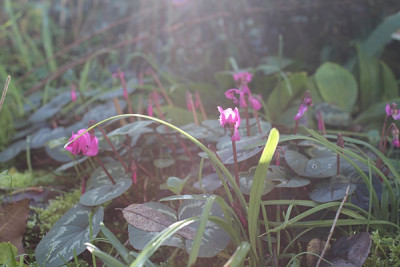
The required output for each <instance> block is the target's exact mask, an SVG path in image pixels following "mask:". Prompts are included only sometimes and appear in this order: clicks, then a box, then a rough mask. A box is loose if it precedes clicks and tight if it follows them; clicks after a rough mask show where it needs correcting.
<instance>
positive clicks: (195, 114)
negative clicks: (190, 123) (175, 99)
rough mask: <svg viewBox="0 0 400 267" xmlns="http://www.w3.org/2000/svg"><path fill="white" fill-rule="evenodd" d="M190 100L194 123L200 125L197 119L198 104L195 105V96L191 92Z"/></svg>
mask: <svg viewBox="0 0 400 267" xmlns="http://www.w3.org/2000/svg"><path fill="white" fill-rule="evenodd" d="M188 101H189V105H190V106H191V107H192V108H191V110H192V113H193V119H194V123H195V124H196V125H199V120H198V119H197V111H196V106H195V105H194V102H193V96H192V94H190V93H189V95H188Z"/></svg>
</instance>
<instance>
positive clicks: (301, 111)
mask: <svg viewBox="0 0 400 267" xmlns="http://www.w3.org/2000/svg"><path fill="white" fill-rule="evenodd" d="M309 106H312V99H311V94H310V91H308V90H307V91H306V92H305V94H304V97H303V100H302V101H301V104H300V107H299V111H298V112H297V114H296V115H295V116H294V120H295V121H298V120H300V118H301V117H303V115H304V113H305V112H306V111H307V110H308V107H309Z"/></svg>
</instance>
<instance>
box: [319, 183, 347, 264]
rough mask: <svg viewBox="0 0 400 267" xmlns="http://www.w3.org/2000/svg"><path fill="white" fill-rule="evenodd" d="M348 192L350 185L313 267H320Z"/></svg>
mask: <svg viewBox="0 0 400 267" xmlns="http://www.w3.org/2000/svg"><path fill="white" fill-rule="evenodd" d="M349 190H350V185H348V186H347V188H346V193H345V194H344V198H343V200H342V203H340V206H339V209H338V211H337V212H336V216H335V219H334V220H333V224H332V227H331V230H330V231H329V236H328V239H327V240H326V243H325V247H324V250H322V253H321V255H320V256H319V259H318V261H317V265H315V267H319V265H320V263H321V260H322V258H323V257H324V255H325V252H326V250H327V249H328V246H329V241H330V240H331V238H332V235H333V230H334V229H335V226H336V223H337V221H338V219H339V215H340V212H341V211H342V209H343V205H344V203H345V202H346V200H347V197H348V196H349Z"/></svg>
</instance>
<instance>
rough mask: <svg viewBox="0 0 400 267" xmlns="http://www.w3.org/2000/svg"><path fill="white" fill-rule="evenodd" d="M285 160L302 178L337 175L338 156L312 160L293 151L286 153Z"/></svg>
mask: <svg viewBox="0 0 400 267" xmlns="http://www.w3.org/2000/svg"><path fill="white" fill-rule="evenodd" d="M285 160H286V163H287V164H288V165H289V167H290V168H291V169H292V170H293V171H294V172H296V173H297V174H298V175H300V176H305V177H310V178H327V177H332V176H334V175H335V174H336V171H337V170H336V156H330V157H325V158H322V157H321V158H311V159H309V158H308V157H306V156H305V155H303V154H301V153H299V152H296V151H293V150H287V151H286V152H285Z"/></svg>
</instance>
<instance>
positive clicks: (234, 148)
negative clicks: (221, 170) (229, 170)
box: [231, 128, 239, 186]
mask: <svg viewBox="0 0 400 267" xmlns="http://www.w3.org/2000/svg"><path fill="white" fill-rule="evenodd" d="M231 133H232V135H233V134H234V129H233V128H232V129H231ZM232 152H233V165H234V168H235V180H236V184H237V185H238V186H239V165H238V160H237V153H236V142H235V141H232Z"/></svg>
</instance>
